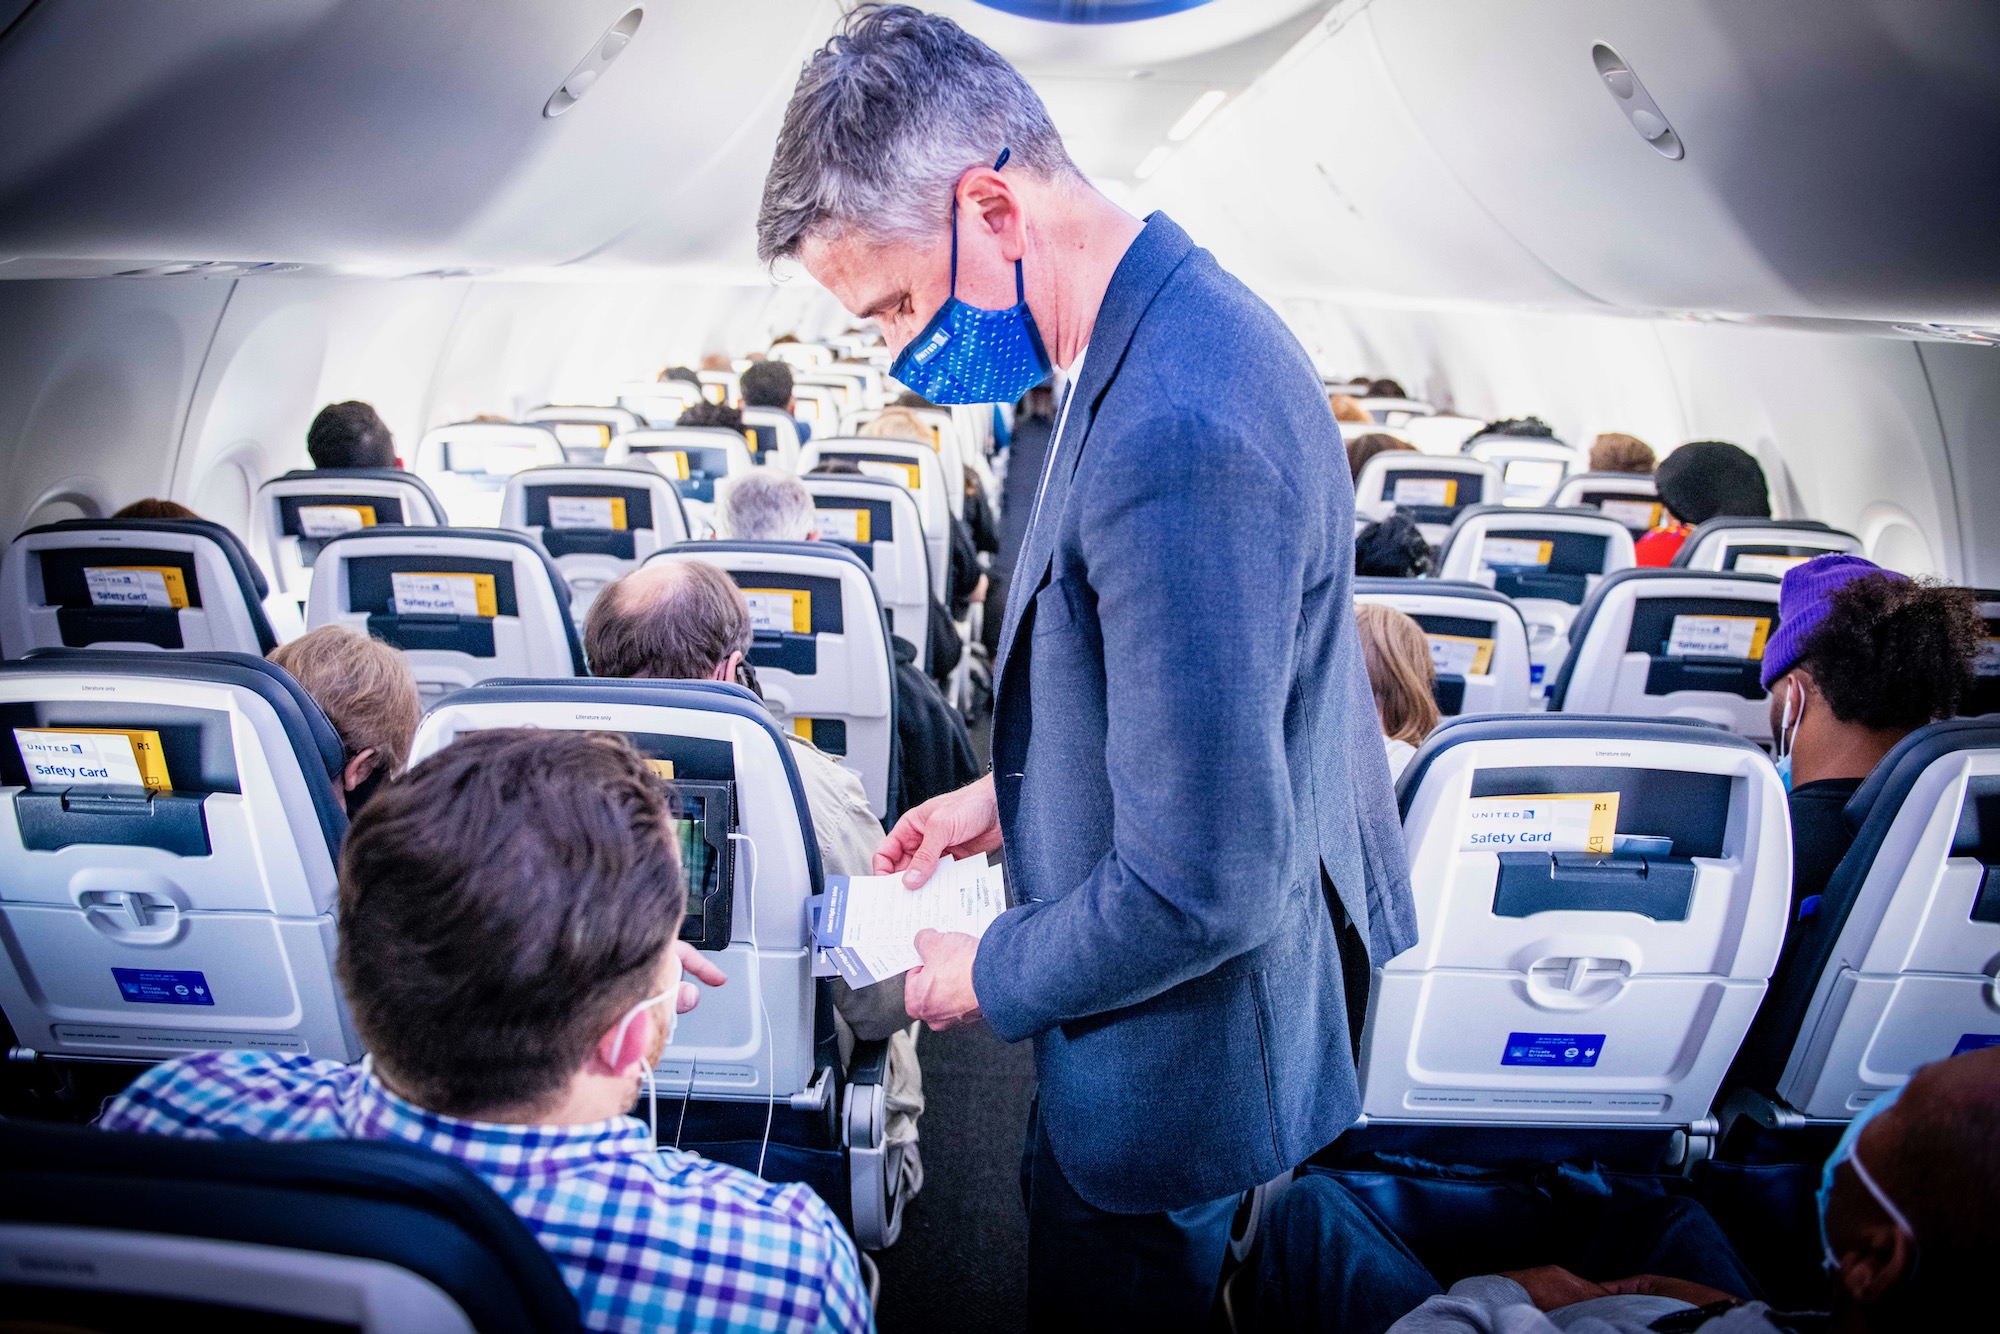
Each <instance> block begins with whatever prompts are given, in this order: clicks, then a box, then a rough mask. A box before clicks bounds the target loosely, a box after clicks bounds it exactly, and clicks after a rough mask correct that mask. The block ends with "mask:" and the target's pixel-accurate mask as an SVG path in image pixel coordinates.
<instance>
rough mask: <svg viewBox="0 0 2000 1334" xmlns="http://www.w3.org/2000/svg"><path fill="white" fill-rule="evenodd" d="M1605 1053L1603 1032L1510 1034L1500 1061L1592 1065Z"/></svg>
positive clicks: (1508, 1062) (1558, 1065)
mask: <svg viewBox="0 0 2000 1334" xmlns="http://www.w3.org/2000/svg"><path fill="white" fill-rule="evenodd" d="M1603 1052H1604V1034H1602V1033H1509V1034H1508V1035H1507V1046H1506V1049H1505V1050H1504V1051H1502V1052H1501V1054H1500V1064H1502V1065H1539V1066H1556V1067H1562V1066H1568V1067H1571V1068H1577V1067H1589V1066H1593V1065H1596V1064H1597V1058H1598V1057H1599V1056H1600V1055H1602V1054H1603Z"/></svg>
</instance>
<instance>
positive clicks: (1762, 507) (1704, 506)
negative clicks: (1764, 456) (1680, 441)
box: [1653, 440, 1771, 524]
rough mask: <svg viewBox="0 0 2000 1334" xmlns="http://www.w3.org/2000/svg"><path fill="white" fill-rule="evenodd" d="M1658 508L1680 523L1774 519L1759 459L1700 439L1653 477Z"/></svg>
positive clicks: (1662, 462) (1663, 461)
mask: <svg viewBox="0 0 2000 1334" xmlns="http://www.w3.org/2000/svg"><path fill="white" fill-rule="evenodd" d="M1653 483H1654V485H1655V486H1656V487H1658V488H1659V492H1660V503H1661V504H1663V505H1665V506H1666V507H1667V510H1668V512H1669V513H1671V514H1672V515H1673V516H1674V517H1675V518H1676V519H1679V520H1680V521H1681V522H1682V523H1690V524H1692V523H1707V522H1708V521H1709V520H1710V519H1713V518H1717V517H1718V516H1721V515H1731V516H1735V517H1740V518H1747V519H1768V518H1770V517H1771V492H1770V488H1769V487H1768V486H1767V485H1766V484H1765V482H1764V469H1763V466H1762V465H1761V464H1759V463H1758V462H1757V460H1756V459H1754V458H1752V457H1750V455H1749V454H1747V453H1745V452H1744V451H1743V450H1741V449H1739V448H1738V447H1736V446H1735V445H1732V444H1729V443H1728V442H1727V441H1723V440H1696V441H1693V442H1692V443H1690V444H1685V445H1682V446H1681V447H1680V448H1679V449H1676V450H1675V451H1673V453H1671V454H1669V455H1667V456H1666V457H1665V458H1663V459H1661V460H1660V466H1659V468H1658V469H1657V470H1656V471H1655V472H1654V473H1653Z"/></svg>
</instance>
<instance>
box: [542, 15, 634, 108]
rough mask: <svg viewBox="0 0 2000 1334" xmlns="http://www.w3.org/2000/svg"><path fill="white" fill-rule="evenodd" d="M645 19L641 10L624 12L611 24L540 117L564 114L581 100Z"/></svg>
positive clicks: (557, 90) (572, 71)
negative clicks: (623, 14)
mask: <svg viewBox="0 0 2000 1334" xmlns="http://www.w3.org/2000/svg"><path fill="white" fill-rule="evenodd" d="M645 17H646V11H645V9H644V8H643V7H642V8H639V9H633V10H628V11H627V12H626V14H625V17H624V18H622V19H619V20H618V21H617V22H616V23H614V24H612V25H611V27H610V29H609V30H608V31H606V32H605V34H604V35H603V36H602V37H600V38H598V39H597V42H596V44H595V45H594V46H592V47H591V48H590V54H589V55H587V56H585V57H584V58H583V59H582V60H579V61H578V62H577V63H576V68H575V69H572V70H571V71H570V72H569V74H568V75H567V76H566V77H565V78H564V79H563V81H562V87H560V88H558V89H556V90H555V92H553V93H551V94H550V95H549V100H548V103H547V104H546V105H545V106H543V107H542V114H543V115H544V116H548V117H552V118H553V117H556V116H560V115H562V113H563V112H565V111H568V110H569V109H570V108H571V107H573V106H575V105H576V104H577V103H578V102H580V101H582V100H583V95H584V94H585V93H587V92H589V91H590V89H591V87H592V86H593V85H594V84H596V82H597V81H598V80H599V79H600V78H602V77H603V75H604V71H605V70H607V69H609V68H610V66H611V62H612V61H614V60H616V59H618V57H619V56H620V55H622V54H623V53H624V51H625V48H626V47H628V46H630V45H631V44H632V34H634V33H636V32H638V31H639V21H640V20H641V19H643V18H645Z"/></svg>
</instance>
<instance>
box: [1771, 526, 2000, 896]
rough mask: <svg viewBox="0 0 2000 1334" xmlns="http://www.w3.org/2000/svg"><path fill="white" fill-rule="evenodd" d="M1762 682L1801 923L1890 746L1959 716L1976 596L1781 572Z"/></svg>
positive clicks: (1894, 579)
mask: <svg viewBox="0 0 2000 1334" xmlns="http://www.w3.org/2000/svg"><path fill="white" fill-rule="evenodd" d="M1778 617H1779V621H1778V628H1777V630H1776V631H1774V632H1773V633H1772V635H1771V642H1770V643H1769V644H1767V645H1765V647H1764V666H1763V670H1762V672H1761V673H1760V676H1761V679H1762V680H1763V683H1764V689H1766V690H1768V691H1769V692H1770V694H1771V735H1772V737H1773V738H1775V739H1776V743H1777V754H1778V772H1779V774H1780V776H1782V777H1783V778H1784V779H1785V784H1786V786H1787V787H1788V788H1789V789H1790V790H1791V794H1792V796H1791V816H1792V911H1793V914H1794V917H1795V918H1796V917H1797V916H1798V915H1800V914H1803V913H1806V912H1810V911H1811V910H1812V905H1813V903H1814V901H1815V900H1817V899H1818V897H1819V895H1820V894H1821V893H1822V892H1824V891H1825V889H1826V886H1827V882H1828V881H1830V880H1831V879H1832V878H1833V872H1834V868H1835V867H1837V866H1839V865H1840V859H1841V858H1842V857H1844V856H1846V855H1847V849H1848V847H1849V846H1850V845H1851V844H1852V843H1853V842H1854V832H1853V831H1852V830H1850V829H1849V828H1848V827H1847V823H1846V821H1845V820H1843V819H1842V818H1841V811H1842V810H1843V809H1844V808H1845V807H1846V805H1847V800H1848V798H1850V797H1852V796H1853V795H1854V792H1855V789H1857V788H1859V787H1860V786H1861V780H1862V779H1864V778H1866V777H1867V776H1868V773H1869V771H1870V770H1871V769H1873V768H1874V767H1875V766H1876V764H1878V763H1879V762H1880V761H1881V759H1882V757H1883V756H1884V755H1886V754H1888V753H1889V750H1890V748H1891V747H1892V746H1894V745H1895V744H1896V743H1897V742H1898V741H1901V740H1902V739H1903V738H1904V737H1906V736H1908V735H1909V734H1910V733H1911V732H1914V731H1915V730H1916V729H1917V728H1919V727H1922V726H1923V725H1924V724H1926V723H1934V722H1937V721H1938V720H1939V719H1941V718H1950V717H1953V716H1954V715H1956V714H1957V712H1958V705H1959V701H1960V700H1962V699H1964V698H1965V697H1966V696H1967V695H1969V694H1970V693H1971V691H1972V683H1973V675H1972V664H1973V660H1974V658H1975V657H1977V655H1978V653H1979V650H1980V649H1981V648H1983V647H1984V646H1985V643H1986V623H1985V622H1984V621H1983V620H1982V619H1981V618H1980V615H1979V602H1978V598H1977V595H1976V594H1974V593H1973V592H1971V591H1970V590H1968V589H1963V588H1948V587H1945V586H1942V585H1938V584H1929V583H1919V582H1917V581H1916V580H1913V579H1909V578H1906V577H1905V576H1903V575H1900V574H1897V573H1895V572H1894V571H1891V570H1885V569H1883V568H1882V567H1880V566H1879V565H1876V564H1874V563H1872V562H1870V561H1865V560H1863V559H1861V558H1860V557H1859V556H1846V555H1840V554H1829V555H1825V556H1815V557H1814V558H1813V559H1811V560H1809V561H1807V562H1805V563H1804V564H1803V565H1797V566H1794V567H1793V568H1792V569H1790V570H1788V571H1786V573H1785V582H1784V584H1783V586H1782V587H1781V588H1780V589H1779V590H1778Z"/></svg>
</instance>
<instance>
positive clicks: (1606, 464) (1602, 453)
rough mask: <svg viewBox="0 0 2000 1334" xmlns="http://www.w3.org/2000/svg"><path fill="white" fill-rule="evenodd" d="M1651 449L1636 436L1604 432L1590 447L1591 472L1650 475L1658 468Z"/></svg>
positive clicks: (1657, 460)
mask: <svg viewBox="0 0 2000 1334" xmlns="http://www.w3.org/2000/svg"><path fill="white" fill-rule="evenodd" d="M1659 463H1660V461H1659V459H1657V458H1655V457H1654V455H1653V447H1652V446H1651V445H1649V444H1647V443H1646V442H1645V441H1644V440H1641V439H1640V438H1639V437H1638V436H1636V435H1626V434H1625V433H1624V432H1622V431H1606V432H1605V433H1604V434H1602V435H1600V436H1598V437H1597V439H1596V440H1594V441H1592V442H1591V445H1590V470H1591V471H1592V472H1636V473H1644V474H1647V475H1651V473H1652V471H1653V469H1654V468H1656V467H1658V466H1659Z"/></svg>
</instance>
